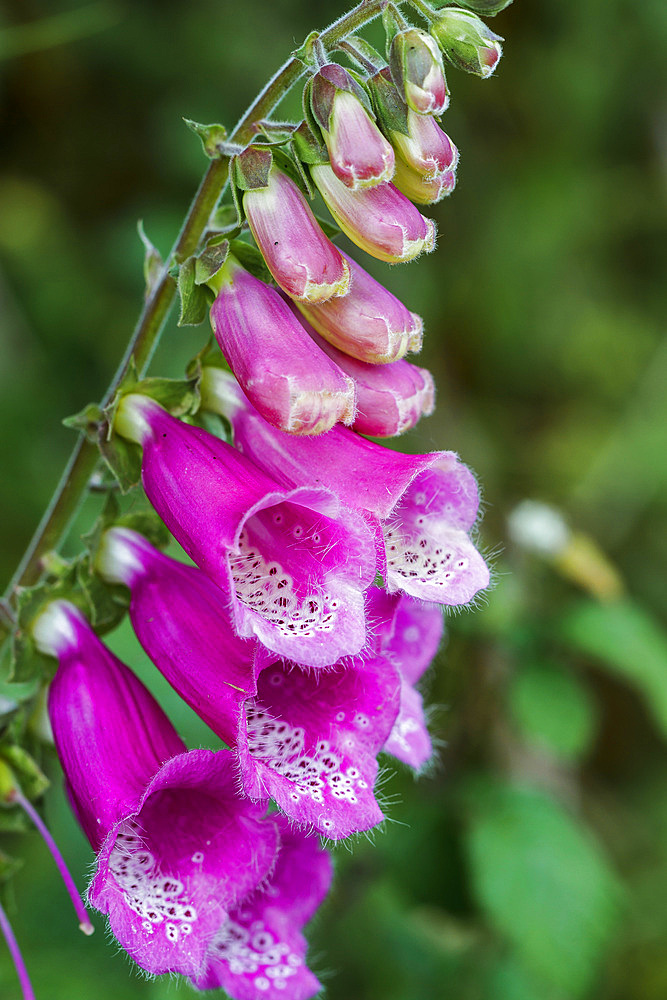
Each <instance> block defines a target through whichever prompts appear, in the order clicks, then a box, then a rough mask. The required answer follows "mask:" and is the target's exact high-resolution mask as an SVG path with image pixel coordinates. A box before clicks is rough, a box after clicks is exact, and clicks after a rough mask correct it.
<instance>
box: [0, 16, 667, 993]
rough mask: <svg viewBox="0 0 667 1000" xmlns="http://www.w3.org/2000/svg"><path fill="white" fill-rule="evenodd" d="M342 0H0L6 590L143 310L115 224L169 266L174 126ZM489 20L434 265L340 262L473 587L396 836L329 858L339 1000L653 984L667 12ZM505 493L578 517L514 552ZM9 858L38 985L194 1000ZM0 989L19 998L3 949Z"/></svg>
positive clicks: (171, 339)
mask: <svg viewBox="0 0 667 1000" xmlns="http://www.w3.org/2000/svg"><path fill="white" fill-rule="evenodd" d="M342 12H343V8H342V7H340V6H339V5H337V4H333V3H331V2H329V0H327V2H320V3H318V4H317V5H314V4H313V3H312V2H310V3H309V2H306V0H289V2H287V0H275V2H271V3H269V2H267V0H244V2H243V3H239V4H235V3H231V2H225V0H219V2H213V0H190V2H189V3H187V4H186V3H183V2H182V0H180V2H177V0H159V2H158V0H152V2H149V0H135V2H134V3H130V2H129V0H125V2H119V0H102V2H95V3H90V4H85V3H84V4H79V5H73V4H72V3H71V2H70V0H20V2H19V0H6V2H5V4H4V6H3V9H2V11H1V12H0V118H1V125H0V127H1V134H2V149H3V157H2V165H1V168H0V254H1V265H0V357H1V358H2V361H1V362H0V426H1V427H2V433H1V434H0V468H1V469H2V477H1V481H0V517H1V523H2V528H3V531H2V535H3V542H2V553H1V554H0V561H1V563H2V576H3V579H7V580H8V579H9V577H10V575H11V573H12V571H13V569H14V567H15V565H16V563H17V561H18V559H19V558H20V555H21V553H22V551H23V549H24V547H25V545H26V544H27V541H28V539H29V537H30V534H31V533H32V531H33V529H34V527H35V525H36V523H37V521H38V519H39V517H40V515H41V512H42V510H43V508H44V506H45V505H46V503H47V501H48V498H49V496H50V494H51V492H52V490H53V488H54V486H55V484H56V482H57V479H58V477H59V474H60V471H61V469H62V466H63V465H64V462H65V460H66V458H67V455H68V454H69V450H70V448H71V446H72V443H73V434H72V432H71V431H67V430H65V429H64V428H63V427H62V426H61V424H60V420H61V418H62V417H64V416H66V415H67V414H70V413H73V412H75V411H77V410H79V409H80V408H81V407H82V406H83V405H84V404H85V403H87V402H89V401H91V400H97V399H98V398H99V397H100V396H101V395H102V393H103V390H104V388H105V386H106V384H107V383H108V381H109V378H110V376H111V373H112V371H113V369H114V368H115V365H116V363H117V360H118V358H119V357H120V354H121V352H122V350H123V348H124V345H125V343H126V341H127V339H128V336H129V332H130V330H131V328H132V326H133V324H134V320H135V317H136V315H137V312H138V309H139V307H140V304H141V296H142V276H141V260H142V249H141V245H140V242H139V239H138V237H137V235H136V221H137V219H139V218H142V219H143V220H144V225H145V228H146V231H147V233H148V235H149V236H150V237H151V239H152V240H153V242H154V243H156V244H157V245H158V247H159V248H160V250H161V251H162V252H164V253H166V252H167V251H168V250H169V247H170V245H171V243H172V241H173V238H174V236H175V234H176V232H177V230H178V227H179V224H180V221H181V219H182V217H183V215H184V212H185V210H186V208H187V205H188V203H189V200H190V198H191V196H192V194H193V192H194V190H195V187H196V185H197V183H198V179H199V177H200V175H201V173H202V171H203V168H204V166H205V160H204V157H203V155H202V152H201V148H200V145H199V142H198V140H197V139H196V138H195V137H194V136H193V135H192V134H191V133H190V132H188V130H187V129H186V128H185V126H184V124H183V122H182V118H183V117H188V118H192V119H195V120H198V121H202V122H209V121H222V122H224V123H226V124H228V125H231V124H233V122H234V121H235V120H236V118H237V117H238V116H239V114H240V113H241V111H242V110H243V109H244V107H245V105H246V104H247V103H248V102H249V101H250V99H251V98H252V96H253V95H254V94H255V93H256V92H257V90H258V89H259V88H260V87H261V85H262V84H263V83H264V81H265V80H266V78H267V76H268V75H269V74H270V73H271V72H273V70H274V69H275V68H276V67H277V66H278V64H279V63H280V62H281V61H282V60H283V59H284V58H285V57H286V55H287V54H288V53H289V51H290V50H291V49H292V48H294V47H295V45H296V44H298V43H300V41H301V40H302V39H303V37H304V36H305V35H306V34H307V33H308V32H309V31H310V30H311V29H312V28H314V27H322V26H324V24H325V23H327V21H328V20H330V19H332V18H333V17H335V16H337V15H338V14H340V13H342ZM313 18H315V21H314V20H313ZM493 27H494V28H495V29H496V30H497V31H498V32H499V33H500V34H502V35H504V36H505V37H506V44H505V56H504V58H503V60H502V62H501V64H500V66H499V69H498V70H497V72H496V75H495V76H494V77H492V78H491V79H490V80H489V81H480V80H479V79H477V78H474V77H468V76H465V75H463V74H461V73H458V72H455V71H454V70H451V71H450V72H449V74H448V78H449V83H450V88H451V91H452V103H451V108H450V109H449V110H448V111H447V113H446V118H445V122H444V127H445V128H446V130H447V132H448V133H449V134H450V135H451V137H452V138H453V140H454V141H455V142H456V143H457V144H458V146H459V148H460V150H461V164H460V168H459V183H458V188H457V190H456V191H455V193H454V195H453V196H452V197H451V198H450V199H449V200H448V201H446V202H444V203H442V204H441V205H439V206H437V207H436V208H435V209H434V210H433V212H432V215H433V217H434V218H435V219H436V220H437V223H438V226H439V232H440V237H439V248H438V251H437V253H435V254H433V255H431V256H430V257H429V258H425V259H422V260H420V261H419V262H417V263H415V264H411V265H410V266H409V267H406V266H404V267H399V268H394V269H389V268H387V267H384V266H382V265H378V266H377V267H372V268H371V267H370V264H369V262H368V260H366V262H365V264H366V266H369V269H372V270H373V271H374V273H376V274H377V275H378V276H381V277H382V280H383V281H385V282H386V283H387V284H388V285H389V286H390V287H391V288H392V289H393V290H394V291H396V292H397V293H398V294H399V295H402V297H403V298H404V299H405V301H406V302H407V303H408V304H409V306H410V307H411V308H412V309H414V310H416V311H418V312H420V313H422V314H423V315H424V316H425V320H426V330H427V335H426V338H425V347H424V351H423V354H422V357H421V363H423V364H425V365H427V366H428V367H430V368H431V369H432V371H433V372H434V375H435V377H436V379H437V382H438V386H439V404H438V409H437V412H436V414H435V415H434V416H433V417H431V418H429V419H428V420H426V421H424V422H423V424H422V425H421V426H420V428H419V429H418V431H416V432H414V433H413V434H412V435H411V436H409V438H408V439H405V440H402V441H401V444H400V446H401V447H406V448H409V449H413V450H428V449H433V448H451V449H454V450H456V451H458V452H459V453H460V454H461V456H462V458H463V459H464V460H465V461H466V462H468V463H469V464H470V465H471V466H472V467H473V468H474V469H475V470H476V472H477V473H478V475H479V477H480V481H481V483H482V485H483V488H484V495H485V499H486V505H487V509H486V513H485V517H484V521H483V524H482V528H481V539H482V543H483V545H484V547H485V549H486V551H487V552H494V553H495V554H496V555H495V567H496V580H495V588H494V589H493V590H492V591H491V592H490V593H489V594H488V601H487V600H485V601H484V603H483V604H482V605H481V606H480V607H479V608H478V609H477V610H475V611H474V613H471V612H468V611H466V612H464V613H462V614H460V615H457V616H450V617H449V618H448V640H447V644H446V647H445V648H444V649H443V651H442V652H441V653H440V655H439V657H438V661H437V663H436V665H435V666H434V668H433V669H432V670H431V672H430V673H429V675H428V677H427V682H426V685H425V688H426V691H427V694H428V701H429V703H430V704H431V705H432V706H433V708H432V715H431V717H432V731H433V733H434V735H435V737H436V738H437V740H438V742H439V747H440V749H439V762H438V763H437V764H436V765H435V766H434V767H433V768H432V771H431V773H430V774H429V775H427V776H425V777H423V778H422V779H421V780H419V781H418V782H415V781H414V780H413V778H412V777H411V775H409V774H407V773H405V772H401V773H396V772H395V771H394V769H393V767H389V766H388V767H387V773H386V776H385V781H384V784H383V795H384V796H385V799H386V811H387V813H388V815H389V817H390V819H391V821H392V822H389V823H388V824H387V825H386V828H385V829H383V830H379V831H376V833H375V834H374V836H373V837H372V841H373V843H370V842H368V841H367V840H366V839H365V838H360V839H359V841H358V842H357V843H355V844H354V845H353V849H352V850H349V849H348V847H347V846H346V845H343V846H342V847H339V848H338V849H337V850H336V851H335V857H336V864H337V880H336V885H335V889H334V892H333V894H332V896H331V898H330V899H329V901H328V902H327V904H326V906H325V907H324V909H323V910H322V912H321V913H320V915H319V916H318V917H317V919H316V921H315V922H314V924H313V926H312V928H311V932H310V938H311V941H312V945H311V956H312V964H313V966H314V968H315V969H316V971H317V972H318V974H320V976H321V977H322V978H323V981H324V982H325V984H326V987H327V996H328V997H329V998H330V1000H380V998H382V1000H433V998H437V1000H439V998H443V1000H444V998H449V997H456V998H457V1000H579V998H582V1000H585V998H589V1000H627V998H630V997H632V998H633V1000H664V997H665V996H667V948H666V947H665V943H666V940H667V754H666V752H665V740H666V738H667V640H666V638H665V632H664V631H663V626H662V625H661V623H660V614H661V612H664V594H665V589H666V588H665V582H664V577H665V569H664V567H665V558H666V557H667V532H666V529H665V524H666V518H665V513H666V512H665V506H666V500H665V497H666V492H665V480H666V478H667V392H666V391H665V390H666V389H667V344H666V343H665V339H664V333H663V325H664V315H665V308H664V306H665V295H664V285H663V284H662V282H661V279H662V277H663V275H664V273H665V264H666V263H667V262H666V260H665V247H666V241H665V235H666V233H665V215H664V209H665V200H664V194H665V166H666V160H665V158H666V156H667V98H666V93H667V89H666V88H665V83H666V82H667V81H666V78H665V77H666V74H665V71H664V67H665V57H664V53H665V51H666V50H667V5H665V3H664V0H642V2H641V3H636V4H635V3H628V2H627V0H584V2H582V3H579V4H570V3H563V2H561V0H530V2H529V0H516V3H515V4H513V5H512V6H511V7H509V8H508V9H507V10H506V11H504V12H503V13H502V14H501V15H499V16H498V17H497V18H496V19H495V20H494V22H493ZM369 37H371V38H373V37H376V38H377V30H375V31H371V32H370V34H369ZM291 107H292V108H296V97H295V98H294V100H293V101H292V102H291ZM663 280H664V279H663ZM207 336H208V331H207V330H206V329H205V328H204V327H199V328H188V329H181V330H179V329H178V328H176V326H175V323H174V322H173V321H172V322H171V323H170V325H169V327H168V329H167V330H166V332H165V336H164V338H163V343H162V346H161V347H160V349H159V353H158V356H157V359H156V362H155V366H154V369H153V370H154V371H159V372H160V373H161V374H173V375H178V374H180V372H181V370H182V366H183V363H184V362H185V360H186V359H187V358H189V357H190V356H191V355H192V354H193V353H195V351H196V350H198V349H199V347H200V346H201V345H202V344H203V343H204V341H205V340H206V338H207ZM525 498H536V499H539V500H542V501H546V502H548V503H550V504H552V505H554V506H555V507H557V508H558V509H559V510H560V512H561V513H562V515H563V517H564V518H565V519H566V520H567V521H568V523H569V524H570V526H571V528H572V530H573V532H574V535H573V538H572V540H571V541H570V543H569V544H568V545H566V547H565V550H564V551H562V552H561V553H560V554H559V556H558V557H557V558H544V557H541V556H539V555H536V554H535V553H531V552H529V551H526V549H525V548H522V547H521V546H519V545H518V544H516V542H515V541H513V539H512V536H511V535H510V532H509V530H508V515H509V514H510V512H511V511H512V510H513V509H514V508H515V506H516V505H517V503H519V502H520V501H521V500H523V499H525ZM98 503H99V500H97V501H94V500H93V501H90V502H89V503H88V504H87V506H86V508H85V510H84V512H83V514H82V516H81V517H80V519H79V524H78V526H77V528H76V529H75V531H74V533H73V538H74V541H73V542H70V551H76V541H75V539H76V534H77V531H83V530H85V529H86V528H87V527H88V526H89V525H90V523H91V520H92V518H93V517H94V515H95V511H96V505H97V504H98ZM661 599H662V600H661ZM111 644H112V645H113V648H114V649H115V650H116V651H117V652H119V653H120V654H121V655H122V656H123V657H125V658H126V659H127V660H128V661H129V662H131V663H132V664H133V665H135V666H137V667H138V668H139V669H140V671H141V672H142V676H144V678H145V679H146V680H147V682H148V683H149V684H150V686H151V687H152V689H153V690H154V691H156V692H157V693H158V694H159V695H160V697H161V698H162V699H163V702H164V703H165V705H166V706H167V708H168V710H169V711H170V712H171V714H172V717H173V718H174V719H175V721H176V723H177V725H178V728H179V730H180V731H181V732H182V733H183V734H184V736H185V737H186V739H188V740H189V741H190V743H191V745H197V744H199V743H200V742H204V741H207V740H208V736H207V733H206V731H205V730H204V728H203V727H202V726H201V725H200V724H199V723H198V722H197V720H196V719H194V717H193V716H192V714H191V713H190V712H189V711H188V710H186V709H185V708H184V707H182V706H180V705H179V704H178V703H177V700H176V698H175V696H174V695H172V694H171V692H170V691H168V690H167V689H166V686H165V685H162V686H161V684H160V682H159V680H158V678H157V676H156V672H155V670H154V669H153V668H152V667H151V666H150V665H149V664H147V663H146V661H145V660H144V659H143V658H142V657H141V656H140V654H139V652H138V647H137V644H136V642H135V641H134V639H133V637H132V635H131V634H130V633H129V631H128V629H127V628H122V629H120V630H119V631H118V632H117V633H116V634H115V635H114V636H113V637H112V638H111ZM45 767H46V768H47V770H48V772H49V774H50V775H51V776H52V778H53V786H52V788H51V789H50V791H49V793H48V794H47V797H46V803H45V815H46V817H47V819H48V821H49V823H50V825H51V827H52V829H53V832H54V834H55V835H56V837H57V839H58V841H59V843H60V844H61V846H62V849H63V852H64V853H65V855H66V857H67V859H68V861H69V862H70V863H71V865H72V868H73V871H74V873H75V876H76V878H77V880H78V883H79V885H81V886H83V885H84V884H85V881H86V878H87V875H88V873H89V871H90V866H91V862H92V855H91V852H90V850H89V848H88V845H87V843H86V842H85V841H84V839H83V837H82V835H81V834H80V833H79V832H78V830H77V828H76V826H75V824H74V821H73V819H72V818H71V816H70V815H69V812H68V809H67V806H66V804H65V802H64V799H63V795H62V791H61V789H60V781H59V774H58V768H57V765H56V764H55V762H54V760H53V759H52V758H50V757H49V756H48V755H47V758H46V760H45ZM0 848H1V849H2V850H3V851H5V852H6V853H8V854H11V855H14V856H20V857H22V858H23V859H24V862H25V863H24V866H23V868H22V870H21V871H20V872H19V873H18V875H17V876H16V878H15V879H14V880H13V883H12V887H11V889H10V890H9V891H8V893H7V896H6V902H7V905H8V908H9V910H10V914H11V917H12V920H13V923H14V927H15V930H16V934H17V936H18V938H19V940H20V944H21V946H22V948H23V950H24V954H25V957H26V960H27V962H28V964H29V968H30V972H31V975H32V977H33V980H34V986H35V989H36V992H37V995H38V997H42V998H44V1000H46V998H56V1000H60V998H68V1000H69V998H72V997H85V996H91V995H95V996H96V997H97V998H98V1000H107V998H109V1000H110V998H112V997H113V998H117V997H128V998H132V997H137V998H140V997H143V998H155V1000H157V998H163V997H165V998H166V997H170V996H173V995H176V994H178V995H187V994H188V993H189V992H190V991H189V988H188V987H187V986H185V985H183V984H180V985H179V984H178V983H177V982H175V981H169V980H160V981H156V982H148V981H146V980H145V979H142V978H141V977H140V976H139V975H138V974H137V973H136V972H134V971H132V970H131V969H130V967H129V965H128V963H127V961H125V960H124V959H123V957H122V956H120V955H119V954H117V953H116V952H117V949H116V948H115V947H114V946H113V945H111V946H109V944H108V943H107V942H105V936H104V932H103V929H102V926H101V924H102V922H101V920H98V921H97V924H98V933H97V934H96V935H95V936H94V937H93V938H92V939H90V940H86V939H83V938H81V937H80V936H79V935H78V933H77V931H76V925H75V921H74V920H73V919H70V911H69V909H68V907H69V904H68V901H67V900H66V897H65V895H64V891H63V889H62V887H61V885H60V883H59V882H58V880H57V878H56V876H55V873H54V870H53V867H52V865H51V863H50V860H49V858H48V856H47V855H46V852H45V850H44V848H43V846H42V844H41V843H40V842H39V841H38V840H37V838H36V836H34V835H29V836H23V837H18V836H17V835H12V834H10V833H3V834H0ZM0 995H1V996H2V997H3V1000H4V998H7V1000H13V998H14V997H18V995H19V994H18V985H17V983H16V979H15V975H14V972H13V969H12V967H11V965H10V962H9V959H8V956H7V952H6V949H5V948H4V946H3V945H2V944H1V943H0Z"/></svg>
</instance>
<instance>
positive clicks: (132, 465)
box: [99, 434, 141, 493]
mask: <svg viewBox="0 0 667 1000" xmlns="http://www.w3.org/2000/svg"><path fill="white" fill-rule="evenodd" d="M99 449H100V454H101V456H102V458H103V459H104V461H105V462H106V464H107V466H108V468H109V471H110V472H111V475H112V476H113V478H114V479H115V480H116V482H117V483H118V488H119V489H120V492H121V493H129V492H130V490H133V489H134V487H135V486H138V485H139V483H140V482H141V448H140V447H139V445H138V444H134V442H132V441H127V440H126V439H125V438H122V437H120V435H118V434H114V436H113V437H112V438H108V437H106V436H105V437H103V438H101V439H100V441H99Z"/></svg>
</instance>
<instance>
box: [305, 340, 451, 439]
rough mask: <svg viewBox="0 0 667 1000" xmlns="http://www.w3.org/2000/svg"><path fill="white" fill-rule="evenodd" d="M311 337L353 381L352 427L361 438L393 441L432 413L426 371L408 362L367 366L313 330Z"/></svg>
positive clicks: (431, 387)
mask: <svg viewBox="0 0 667 1000" xmlns="http://www.w3.org/2000/svg"><path fill="white" fill-rule="evenodd" d="M311 336H312V337H313V339H314V340H315V342H316V343H317V344H319V346H320V347H321V348H322V350H323V351H326V353H327V354H328V355H329V357H330V358H331V359H332V361H335V363H336V364H337V365H338V367H339V368H341V369H342V370H343V371H344V372H345V374H346V375H349V376H350V377H351V378H352V379H353V380H354V384H355V388H356V393H357V413H356V416H355V418H354V423H353V425H352V427H353V429H354V430H355V431H358V432H359V433H360V434H370V435H372V436H373V437H395V436H396V435H397V434H403V433H404V431H407V430H409V429H410V428H411V427H414V426H415V424H417V423H418V421H419V419H420V417H422V416H428V415H429V414H430V413H433V408H434V405H435V386H434V384H433V377H432V376H431V373H430V372H429V371H427V370H426V368H418V367H417V365H412V364H410V362H409V361H394V362H392V363H391V364H388V365H369V364H367V363H366V362H365V361H358V360H357V359H356V358H352V357H350V355H349V354H343V352H342V351H339V350H338V349H337V348H335V347H333V346H332V345H331V344H328V343H327V342H326V341H325V340H323V339H322V338H321V337H319V336H318V334H317V333H315V331H314V330H313V332H312V334H311Z"/></svg>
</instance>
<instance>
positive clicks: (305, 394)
mask: <svg viewBox="0 0 667 1000" xmlns="http://www.w3.org/2000/svg"><path fill="white" fill-rule="evenodd" d="M346 266H347V265H346ZM215 285H216V289H217V292H218V294H217V296H216V299H215V302H214V303H213V305H212V306H211V325H212V326H213V330H214V332H215V336H216V339H217V341H218V344H219V345H220V349H221V350H222V352H223V354H224V355H225V357H226V358H227V361H228V362H229V366H230V368H231V369H232V371H233V372H234V374H235V376H236V378H237V379H238V381H239V383H240V385H241V388H242V389H243V391H244V392H245V394H246V396H247V397H248V399H249V400H250V401H251V402H252V404H253V406H254V407H255V408H256V409H257V410H259V412H260V413H261V414H262V416H263V417H264V419H265V420H268V421H269V423H271V424H273V426H274V427H279V428H280V429H281V430H284V431H287V432H288V433H289V434H322V433H324V431H328V430H329V429H330V428H331V427H333V425H334V424H335V423H337V422H338V421H339V420H342V421H343V423H346V424H349V423H351V422H352V420H353V417H354V384H353V382H352V380H351V379H350V378H349V377H348V376H346V375H344V374H343V372H342V371H341V370H340V369H339V368H338V367H337V366H336V365H335V364H334V363H333V362H332V361H330V359H329V358H328V357H327V356H326V355H325V354H323V353H322V351H321V350H320V349H319V348H318V347H317V346H316V345H315V344H314V343H313V341H312V340H311V339H310V337H308V335H307V334H306V332H305V331H304V329H303V327H302V326H301V324H300V323H299V322H298V320H297V319H296V318H295V317H294V315H293V314H292V312H291V310H290V308H289V306H288V305H287V304H286V303H285V302H284V301H283V299H282V298H281V296H280V294H279V292H277V291H276V289H275V288H271V287H269V285H266V284H264V282H263V281H260V280H259V278H255V277H254V276H253V275H252V274H250V273H249V272H248V271H246V270H245V268H243V267H242V266H241V265H240V264H239V262H238V261H237V260H236V258H235V257H233V256H231V255H230V256H229V257H228V258H227V260H226V261H225V264H224V266H223V268H222V270H221V271H220V272H218V274H217V275H216V277H215ZM333 301H337V300H333Z"/></svg>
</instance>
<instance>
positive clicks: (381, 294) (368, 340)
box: [297, 255, 424, 365]
mask: <svg viewBox="0 0 667 1000" xmlns="http://www.w3.org/2000/svg"><path fill="white" fill-rule="evenodd" d="M345 256H346V259H347V261H348V264H349V267H350V275H351V286H350V291H349V292H348V294H347V295H346V296H345V298H344V299H331V300H330V301H329V302H321V303H305V302H299V303H297V305H298V307H299V310H300V312H301V313H302V315H303V316H305V318H306V319H307V320H308V322H309V323H310V324H311V325H312V326H314V327H315V329H316V330H317V332H318V333H319V334H320V335H321V336H322V337H324V339H325V340H327V341H328V342H329V343H330V344H333V346H334V347H337V348H338V349H339V350H340V351H343V352H344V353H345V354H349V355H350V356H351V357H353V358H358V360H359V361H366V362H368V363H369V364H375V365H385V364H388V363H390V362H392V361H397V360H398V359H399V358H402V357H403V356H404V355H405V354H406V353H407V352H408V351H419V350H421V346H422V337H423V331H424V324H423V321H422V318H421V316H418V315H417V313H413V312H410V310H409V309H407V308H406V306H404V305H403V303H402V302H401V301H400V299H398V298H397V297H396V296H395V295H393V294H392V292H390V291H388V289H386V288H385V287H384V286H383V285H381V284H380V282H379V281H376V280H375V278H373V277H372V276H371V275H370V274H368V272H367V271H364V269H363V268H362V267H360V266H359V264H357V262H356V261H355V260H353V258H352V257H347V255H345Z"/></svg>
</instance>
